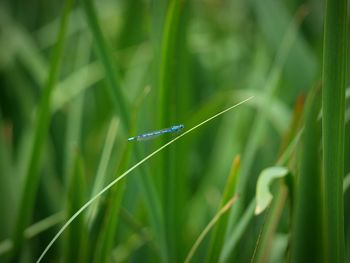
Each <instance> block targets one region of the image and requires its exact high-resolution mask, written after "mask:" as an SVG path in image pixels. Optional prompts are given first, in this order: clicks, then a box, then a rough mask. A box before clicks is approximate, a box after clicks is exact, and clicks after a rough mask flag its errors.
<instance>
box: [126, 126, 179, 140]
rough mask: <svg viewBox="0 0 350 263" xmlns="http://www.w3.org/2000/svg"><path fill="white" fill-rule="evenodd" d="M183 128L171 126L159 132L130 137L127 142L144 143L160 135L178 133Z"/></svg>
mask: <svg viewBox="0 0 350 263" xmlns="http://www.w3.org/2000/svg"><path fill="white" fill-rule="evenodd" d="M184 127H185V126H184V125H183V124H179V125H173V126H171V127H170V128H166V129H162V130H159V131H153V132H147V133H143V134H140V135H137V136H134V137H130V138H129V139H128V141H134V140H137V141H145V140H149V139H153V138H155V137H158V136H160V135H162V134H165V133H173V132H179V131H181V130H182V129H183V128H184Z"/></svg>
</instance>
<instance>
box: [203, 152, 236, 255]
mask: <svg viewBox="0 0 350 263" xmlns="http://www.w3.org/2000/svg"><path fill="white" fill-rule="evenodd" d="M239 166H240V157H239V155H238V156H236V157H235V159H234V160H233V162H232V167H231V171H230V175H229V177H228V179H227V182H226V185H225V190H224V193H223V196H222V199H221V204H220V209H221V208H222V207H223V206H224V205H225V204H226V203H227V202H228V200H229V199H230V198H231V197H232V196H233V194H234V192H235V189H236V182H237V177H238V172H239ZM227 222H228V214H225V215H222V216H221V219H220V220H219V222H218V223H217V224H216V226H215V228H214V230H213V236H212V238H211V243H210V246H209V249H208V255H207V259H206V261H207V262H218V260H219V257H220V253H221V249H222V247H223V243H224V240H225V234H226V228H227Z"/></svg>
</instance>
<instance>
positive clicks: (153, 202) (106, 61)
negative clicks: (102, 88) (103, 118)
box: [82, 0, 165, 245]
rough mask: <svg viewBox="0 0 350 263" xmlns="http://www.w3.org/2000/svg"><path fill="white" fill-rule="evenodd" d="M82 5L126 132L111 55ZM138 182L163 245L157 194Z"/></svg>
mask: <svg viewBox="0 0 350 263" xmlns="http://www.w3.org/2000/svg"><path fill="white" fill-rule="evenodd" d="M82 5H83V9H84V12H85V15H86V19H87V23H88V25H89V28H90V30H91V32H92V34H93V37H94V40H95V42H96V50H97V55H98V56H99V58H100V60H101V62H102V64H103V66H104V69H105V72H106V78H107V82H108V86H107V88H108V93H109V95H110V97H111V99H112V103H113V106H114V107H115V109H116V110H117V111H118V113H119V115H120V119H121V124H122V126H123V128H124V130H125V131H126V132H128V131H130V128H131V127H130V116H129V111H128V108H127V103H126V101H125V99H124V96H123V91H122V90H121V88H120V85H119V84H118V81H117V77H116V70H115V67H114V64H113V61H112V57H113V56H112V53H111V52H110V51H109V49H108V47H107V44H106V43H105V40H104V38H103V35H102V31H101V28H100V25H99V23H98V19H97V15H96V10H95V8H94V6H93V4H92V2H91V0H83V1H82ZM134 155H135V157H136V159H139V156H140V151H139V150H138V148H137V146H136V147H135V151H134ZM142 169H143V171H145V170H144V168H142ZM140 182H141V183H140V184H141V187H142V190H143V191H144V192H145V195H146V201H147V205H148V208H149V210H150V217H151V221H152V224H153V225H154V227H155V229H156V230H157V229H160V231H159V232H160V233H158V232H157V236H158V238H159V239H160V240H161V244H162V245H165V244H164V235H165V234H164V232H165V230H164V226H163V225H164V224H163V220H162V214H161V212H160V211H161V209H160V204H159V198H158V196H157V195H158V194H157V192H156V191H155V187H154V185H153V182H152V181H151V180H150V178H149V177H148V176H147V173H146V174H145V176H142V178H141V180H140Z"/></svg>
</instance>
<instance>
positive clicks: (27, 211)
mask: <svg viewBox="0 0 350 263" xmlns="http://www.w3.org/2000/svg"><path fill="white" fill-rule="evenodd" d="M72 3H73V0H66V1H65V6H64V11H63V15H62V20H61V27H60V31H59V33H58V37H57V45H56V46H55V48H54V50H53V58H52V60H51V66H50V72H49V76H48V81H47V84H46V87H45V89H44V90H43V94H42V98H41V101H40V106H39V108H38V112H37V119H36V124H35V131H34V137H33V138H32V146H31V151H30V160H29V166H28V169H27V171H26V175H25V178H24V180H25V182H24V185H23V186H24V188H23V192H22V196H21V200H20V206H19V210H18V213H17V214H18V215H17V218H16V224H15V229H14V233H13V244H14V250H13V256H19V251H20V249H21V246H22V242H23V231H24V229H25V228H26V226H27V225H28V223H29V221H30V218H31V215H32V212H33V211H32V210H33V206H34V201H35V194H36V189H37V187H38V183H39V167H40V159H41V155H42V150H43V147H44V143H45V139H46V137H47V132H48V128H49V122H50V113H51V112H50V98H51V94H52V91H53V89H54V86H55V83H56V80H57V76H58V71H59V67H60V62H61V58H62V53H63V47H64V40H65V34H66V30H67V27H68V21H69V13H70V10H71V6H72Z"/></svg>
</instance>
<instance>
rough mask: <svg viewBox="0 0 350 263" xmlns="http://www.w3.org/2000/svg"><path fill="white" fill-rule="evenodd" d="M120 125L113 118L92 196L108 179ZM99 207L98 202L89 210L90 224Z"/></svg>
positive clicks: (88, 218)
mask: <svg viewBox="0 0 350 263" xmlns="http://www.w3.org/2000/svg"><path fill="white" fill-rule="evenodd" d="M118 125H119V121H118V120H117V119H115V118H114V119H112V121H111V123H110V125H109V128H108V131H107V135H106V140H105V144H104V146H103V149H102V155H101V159H100V163H99V165H98V168H97V173H96V176H95V181H94V184H93V187H92V191H91V195H90V197H93V196H94V195H96V194H97V193H98V192H99V191H100V190H101V189H102V188H103V186H104V185H105V183H106V181H107V176H106V175H107V166H108V163H109V161H110V158H111V153H112V149H113V146H114V142H115V139H116V137H117V131H118ZM97 207H98V203H96V204H94V205H92V206H91V208H90V209H89V211H88V212H87V213H88V216H87V220H88V224H89V226H91V224H92V221H93V220H94V217H95V216H96V212H97Z"/></svg>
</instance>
